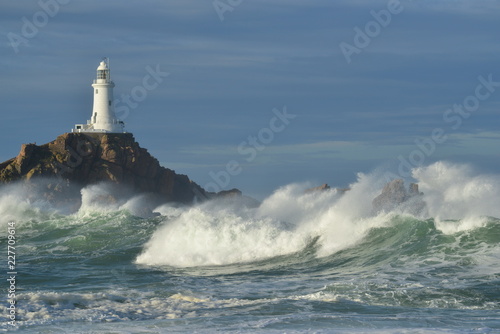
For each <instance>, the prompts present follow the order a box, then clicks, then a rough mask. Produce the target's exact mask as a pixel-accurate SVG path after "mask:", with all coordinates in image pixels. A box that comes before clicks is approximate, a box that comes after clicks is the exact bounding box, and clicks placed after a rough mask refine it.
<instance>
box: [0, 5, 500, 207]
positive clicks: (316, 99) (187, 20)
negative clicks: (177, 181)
mask: <svg viewBox="0 0 500 334" xmlns="http://www.w3.org/2000/svg"><path fill="white" fill-rule="evenodd" d="M0 9H1V10H0V33H1V37H0V38H1V43H0V87H1V89H0V99H1V101H2V107H1V108H2V111H1V112H2V120H1V123H0V142H1V143H2V145H0V161H5V160H7V159H10V158H12V157H14V156H16V155H17V154H18V152H19V149H20V146H21V144H23V143H33V142H36V143H37V144H44V143H47V142H49V141H52V140H53V139H55V138H56V137H57V136H58V135H60V134H63V133H65V132H69V131H71V128H72V127H73V126H74V124H77V123H84V122H86V120H87V119H89V118H90V114H91V112H92V97H93V96H92V92H93V91H92V87H91V83H92V80H93V79H94V78H95V73H96V72H95V71H96V68H97V66H98V64H99V62H100V61H101V59H102V58H103V57H109V59H110V67H111V76H112V79H113V81H114V82H115V84H116V87H115V89H114V94H115V109H116V111H117V115H118V117H120V118H121V119H123V120H124V122H125V123H126V130H127V131H128V132H132V133H133V134H134V136H135V138H136V140H137V141H138V142H139V143H140V145H141V146H142V147H145V148H147V149H148V151H149V152H150V153H151V154H152V155H153V156H155V157H156V158H157V159H158V160H159V161H160V163H161V164H162V165H163V166H165V167H167V168H171V169H173V170H175V171H176V172H177V173H181V174H187V175H188V176H189V177H190V178H191V179H192V180H193V181H195V182H197V183H198V184H200V185H201V186H203V187H206V188H208V190H211V191H215V190H222V189H230V188H235V187H236V188H239V189H241V190H242V191H243V192H244V193H246V194H248V195H251V196H254V197H257V198H262V197H263V196H266V195H267V194H269V193H271V192H272V191H273V190H275V189H277V188H278V187H281V186H284V185H286V184H289V183H294V182H309V183H310V184H311V185H312V186H317V185H321V184H323V183H328V184H329V185H331V186H332V187H345V186H348V185H349V184H351V183H352V182H354V181H355V180H356V175H357V173H359V172H362V173H370V172H372V171H374V170H379V169H381V168H382V169H386V170H388V171H391V173H393V175H399V176H401V177H408V176H409V173H408V172H407V171H408V170H409V169H411V168H414V167H419V166H421V165H428V164H431V163H433V162H435V161H440V160H446V161H451V162H455V163H468V164H472V165H473V166H474V168H476V169H477V170H478V171H480V172H485V173H498V166H499V164H500V153H499V147H500V131H499V124H500V122H499V120H500V119H499V118H500V117H499V115H500V34H499V31H500V2H499V1H493V0H469V1H465V0H441V1H440V0H433V1H430V0H413V1H411V0H401V1H398V0H388V1H387V0H386V1H379V0H366V1H363V0H338V1H332V0H315V1H304V0H302V1H299V0H265V1H264V0H252V1H250V0H215V1H213V0H195V1H181V0H178V1H168V0H163V1H160V0H142V1H123V0H120V1H118V0H107V1H97V0H85V1H83V0H39V1H31V0H24V1H7V0H0Z"/></svg>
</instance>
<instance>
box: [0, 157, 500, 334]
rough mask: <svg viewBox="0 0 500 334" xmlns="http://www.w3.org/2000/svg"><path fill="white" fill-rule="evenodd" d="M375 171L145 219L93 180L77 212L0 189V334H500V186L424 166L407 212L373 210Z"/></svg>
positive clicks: (492, 178)
mask: <svg viewBox="0 0 500 334" xmlns="http://www.w3.org/2000/svg"><path fill="white" fill-rule="evenodd" d="M381 175H382V174H381V173H380V172H373V173H371V174H358V177H357V180H356V181H355V182H354V183H353V184H351V185H350V188H351V190H350V191H347V192H346V193H344V194H341V193H339V192H337V191H336V190H334V189H332V190H329V191H321V192H313V193H306V192H305V189H307V188H308V187H310V186H311V185H310V184H290V185H287V186H284V187H281V188H279V189H277V190H276V191H275V192H274V193H272V194H270V195H269V196H268V197H267V198H265V199H263V201H262V204H261V205H260V206H259V207H257V208H249V207H247V206H245V203H243V202H242V201H240V200H239V199H237V198H232V199H231V198H229V199H224V200H222V199H221V200H215V201H210V202H205V203H199V204H196V205H193V206H190V207H178V206H173V205H162V206H160V207H158V208H156V209H155V211H156V212H158V213H159V214H158V215H155V216H149V217H144V215H143V213H142V207H143V206H144V203H143V201H144V200H145V199H144V198H143V197H141V196H136V197H133V198H130V199H128V200H127V201H124V202H117V203H114V204H109V203H107V204H105V203H101V202H100V201H98V200H97V201H96V200H95V199H96V198H99V197H98V196H99V195H102V192H103V188H102V187H100V186H99V185H96V186H91V187H87V188H85V189H84V190H82V201H83V204H82V207H81V208H80V209H79V211H78V212H74V213H65V212H64V211H61V210H60V209H56V208H53V207H51V205H49V204H48V203H47V202H45V201H44V200H43V199H42V198H40V200H38V201H27V200H26V194H24V193H23V190H22V188H21V187H19V186H16V185H12V186H7V187H3V188H1V189H0V220H1V230H0V240H1V241H0V244H1V246H0V249H2V251H3V253H4V255H5V261H4V262H3V265H2V266H0V268H1V270H2V271H3V276H4V277H5V278H6V279H4V280H3V283H1V284H3V287H2V289H1V291H2V293H3V294H4V296H3V298H2V299H3V303H2V304H1V308H2V309H1V311H0V312H1V314H0V317H1V318H2V327H1V330H3V331H16V330H17V331H18V332H22V333H219V332H221V333H500V246H499V245H500V202H499V199H500V176H498V175H483V174H478V173H475V172H474V168H472V167H470V166H465V165H457V164H452V163H447V162H438V163H435V164H433V165H430V166H426V167H421V168H417V169H415V170H414V172H413V178H414V181H416V182H417V183H418V184H419V187H420V191H422V192H423V193H424V195H423V199H424V201H425V202H426V208H425V212H422V213H420V214H418V215H415V214H414V213H412V211H411V210H409V208H407V207H403V208H399V209H395V210H393V211H391V212H379V213H374V212H373V210H372V206H371V202H372V200H373V198H374V197H376V196H377V195H378V194H380V192H381V189H382V188H383V186H384V184H385V182H386V181H387V180H385V179H384V178H383V177H381ZM9 235H13V236H15V238H12V237H10V238H9ZM9 245H10V246H12V247H14V249H12V252H13V253H14V255H15V264H14V266H13V267H9V266H8V261H7V260H8V259H7V255H8V249H9V248H8V246H9ZM11 260H12V258H11ZM9 265H12V262H11V263H10V264H9ZM12 272H13V273H15V274H8V273H12ZM12 276H13V277H14V281H12V280H11V281H9V278H11V277H12ZM11 293H13V294H14V296H10V297H9V294H11ZM11 297H12V298H11ZM11 300H14V301H15V304H14V305H15V309H13V308H12V307H11V305H12V304H11V303H10V301H11ZM9 307H10V309H9ZM12 319H14V320H12Z"/></svg>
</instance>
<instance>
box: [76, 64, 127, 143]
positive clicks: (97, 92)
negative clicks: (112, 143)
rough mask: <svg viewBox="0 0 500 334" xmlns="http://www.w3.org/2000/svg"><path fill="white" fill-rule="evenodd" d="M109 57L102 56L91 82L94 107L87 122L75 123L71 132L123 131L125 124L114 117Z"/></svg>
mask: <svg viewBox="0 0 500 334" xmlns="http://www.w3.org/2000/svg"><path fill="white" fill-rule="evenodd" d="M114 87H115V84H114V82H113V81H111V73H110V69H109V59H108V58H104V59H103V60H102V61H101V63H100V64H99V67H97V76H96V79H95V80H94V82H93V83H92V88H93V89H94V107H93V108H92V115H91V117H90V120H88V121H87V124H76V125H75V127H74V128H73V130H72V132H103V133H123V132H125V130H124V126H125V124H124V123H123V122H122V121H120V120H119V119H118V118H116V115H115V110H114V107H113V88H114Z"/></svg>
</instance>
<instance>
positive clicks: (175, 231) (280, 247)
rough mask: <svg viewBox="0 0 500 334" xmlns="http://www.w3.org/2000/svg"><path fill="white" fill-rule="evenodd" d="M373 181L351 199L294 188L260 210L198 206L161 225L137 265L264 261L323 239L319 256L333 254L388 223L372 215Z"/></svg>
mask: <svg viewBox="0 0 500 334" xmlns="http://www.w3.org/2000/svg"><path fill="white" fill-rule="evenodd" d="M372 181H373V180H372V178H371V177H370V176H367V175H363V174H360V175H359V179H358V182H357V183H355V184H354V185H352V188H351V191H349V192H348V193H346V194H345V195H340V194H338V193H337V192H336V191H335V190H329V191H324V192H313V193H306V192H305V189H306V187H307V185H297V184H294V185H289V186H286V187H283V188H281V189H279V190H277V191H276V192H275V193H274V194H272V195H271V196H270V197H269V198H267V199H266V200H264V202H263V203H262V205H261V206H260V207H259V208H258V209H244V208H242V207H241V206H238V205H231V203H230V202H227V201H224V202H218V201H214V202H209V203H205V204H202V205H199V206H196V207H194V208H191V209H189V210H187V211H186V212H184V213H182V214H181V215H180V216H179V217H178V218H177V219H174V220H171V221H168V222H166V223H165V225H164V226H162V227H160V228H159V230H157V231H156V232H155V233H154V235H153V237H152V238H151V240H150V241H149V242H148V243H147V244H146V246H145V249H144V251H143V253H142V254H141V255H139V257H138V258H137V260H136V262H137V263H139V264H147V265H170V266H179V267H190V266H206V265H224V264H232V263H241V262H250V261H258V260H263V259H267V258H270V257H276V256H281V255H287V254H292V253H295V252H299V251H301V250H303V249H304V248H305V247H306V246H307V245H308V244H309V243H310V242H311V241H312V240H313V239H315V238H317V237H319V251H318V254H319V256H326V255H329V254H331V253H333V252H335V251H337V250H339V249H342V248H345V247H347V246H350V245H352V244H354V243H356V242H357V241H359V240H360V239H361V238H362V237H363V236H364V235H365V234H366V232H367V231H368V230H369V229H371V228H372V227H374V226H380V225H381V224H383V223H385V222H386V221H387V220H386V219H382V218H380V217H375V218H374V217H370V212H371V206H370V204H368V205H367V203H371V199H372V198H373V196H374V194H375V188H374V187H373V182H372Z"/></svg>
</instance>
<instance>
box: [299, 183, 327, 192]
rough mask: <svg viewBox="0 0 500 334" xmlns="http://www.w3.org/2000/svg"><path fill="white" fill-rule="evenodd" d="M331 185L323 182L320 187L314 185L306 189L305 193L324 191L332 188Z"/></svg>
mask: <svg viewBox="0 0 500 334" xmlns="http://www.w3.org/2000/svg"><path fill="white" fill-rule="evenodd" d="M330 189H331V188H330V186H329V185H328V184H326V183H325V184H322V185H320V186H318V187H314V188H309V189H306V190H305V193H314V192H317V191H324V190H330Z"/></svg>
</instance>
